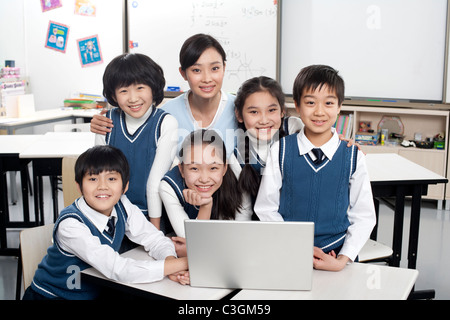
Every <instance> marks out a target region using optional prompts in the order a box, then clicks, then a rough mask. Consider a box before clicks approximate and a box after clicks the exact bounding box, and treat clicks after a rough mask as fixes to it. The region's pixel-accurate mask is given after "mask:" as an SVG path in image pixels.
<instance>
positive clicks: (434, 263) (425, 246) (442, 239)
mask: <svg viewBox="0 0 450 320" xmlns="http://www.w3.org/2000/svg"><path fill="white" fill-rule="evenodd" d="M18 185H20V184H18ZM44 190H50V184H49V182H48V179H44ZM18 196H19V201H18V203H17V204H16V205H10V207H9V208H10V216H11V219H12V220H18V219H19V218H20V217H21V212H22V205H21V203H22V201H21V195H20V194H19V195H18ZM45 199H46V201H45V202H44V211H45V215H46V216H45V219H46V220H45V221H46V222H52V206H51V198H50V194H48V195H47V196H46V197H45ZM32 203H33V199H32V198H31V197H30V204H32ZM59 203H60V209H62V206H63V199H62V192H59ZM436 206H437V203H436V201H427V200H424V201H423V203H422V211H421V224H420V236H419V248H418V259H417V269H418V270H419V277H418V279H417V282H416V286H415V289H416V290H427V289H434V290H435V292H436V297H435V299H436V300H448V299H450V273H449V272H448V270H450V255H449V252H450V211H445V210H437V209H436ZM31 211H32V212H31V216H33V214H32V213H33V208H31ZM409 211H410V208H409V205H408V207H407V208H406V209H405V223H404V232H403V234H404V236H403V249H402V261H401V267H406V266H407V243H408V230H409ZM378 223H379V227H378V241H380V242H383V243H384V244H386V245H391V241H392V225H393V214H392V210H391V209H390V208H388V207H387V206H386V205H385V204H383V203H381V204H380V217H379V221H378ZM19 232H20V230H10V231H8V245H9V246H10V247H17V246H18V237H19ZM16 272H17V259H16V258H15V257H2V256H0V300H12V299H15V290H16Z"/></svg>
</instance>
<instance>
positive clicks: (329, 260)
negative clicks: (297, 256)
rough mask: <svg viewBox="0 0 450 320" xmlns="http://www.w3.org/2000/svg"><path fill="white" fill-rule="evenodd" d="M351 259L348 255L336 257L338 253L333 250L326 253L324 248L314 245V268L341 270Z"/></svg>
mask: <svg viewBox="0 0 450 320" xmlns="http://www.w3.org/2000/svg"><path fill="white" fill-rule="evenodd" d="M349 260H350V259H349V258H348V257H347V256H344V255H340V256H338V257H336V253H334V251H331V252H329V253H325V252H323V251H322V249H319V248H317V247H314V261H313V265H314V269H317V270H326V271H341V270H342V269H344V267H345V265H346V264H347V262H348V261H349Z"/></svg>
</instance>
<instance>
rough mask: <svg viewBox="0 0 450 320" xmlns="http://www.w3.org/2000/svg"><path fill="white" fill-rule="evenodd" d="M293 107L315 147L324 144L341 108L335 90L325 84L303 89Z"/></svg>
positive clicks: (330, 134)
mask: <svg viewBox="0 0 450 320" xmlns="http://www.w3.org/2000/svg"><path fill="white" fill-rule="evenodd" d="M295 108H296V110H297V112H298V113H299V114H300V118H301V119H302V121H303V124H304V125H305V135H306V137H307V138H308V139H309V141H311V143H312V144H314V145H315V146H316V147H320V146H322V145H323V144H325V143H326V142H327V141H328V140H329V139H330V138H331V136H332V133H331V127H332V126H333V125H334V123H335V122H336V118H337V116H338V115H339V112H340V110H341V105H339V100H338V97H337V96H336V92H335V90H330V89H329V88H328V86H327V85H323V86H318V87H317V89H316V90H314V91H313V90H311V89H304V91H303V94H302V96H301V98H300V105H298V103H297V102H296V103H295Z"/></svg>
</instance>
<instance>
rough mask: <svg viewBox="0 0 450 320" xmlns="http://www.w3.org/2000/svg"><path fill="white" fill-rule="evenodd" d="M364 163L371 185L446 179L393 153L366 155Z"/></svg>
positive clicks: (444, 181) (436, 181) (432, 181)
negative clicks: (365, 163)
mask: <svg viewBox="0 0 450 320" xmlns="http://www.w3.org/2000/svg"><path fill="white" fill-rule="evenodd" d="M366 162H367V170H368V171H369V176H370V182H371V183H383V182H390V183H395V182H405V181H407V182H410V183H417V182H424V183H446V182H447V178H445V177H443V176H441V175H439V174H437V173H434V172H433V171H431V170H428V169H426V168H424V167H422V166H420V165H418V164H416V163H414V162H412V161H410V160H408V159H406V158H404V157H402V156H399V155H398V154H395V153H373V154H372V153H371V154H367V155H366Z"/></svg>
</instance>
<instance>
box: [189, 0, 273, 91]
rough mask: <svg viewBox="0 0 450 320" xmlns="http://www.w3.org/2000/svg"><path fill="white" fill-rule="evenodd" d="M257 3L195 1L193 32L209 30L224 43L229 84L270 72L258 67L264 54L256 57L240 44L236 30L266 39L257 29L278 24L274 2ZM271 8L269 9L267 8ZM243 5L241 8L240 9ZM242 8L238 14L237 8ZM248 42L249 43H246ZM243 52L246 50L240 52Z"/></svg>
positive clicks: (192, 18)
mask: <svg viewBox="0 0 450 320" xmlns="http://www.w3.org/2000/svg"><path fill="white" fill-rule="evenodd" d="M264 4H265V5H263V2H262V1H261V0H254V1H253V2H252V1H246V2H244V1H230V0H227V1H225V0H198V1H196V0H193V1H192V12H191V15H190V18H191V23H192V25H191V28H193V29H197V30H208V31H209V32H211V34H212V35H213V36H214V37H215V38H216V39H217V40H219V41H220V43H221V44H222V46H223V47H224V49H225V51H226V53H227V60H228V62H227V70H226V75H227V78H228V80H232V79H234V80H235V81H236V82H237V83H240V82H242V81H245V80H246V79H249V78H251V77H254V76H260V75H263V74H265V72H266V71H267V70H266V68H265V67H263V66H260V64H257V62H256V63H255V59H257V58H259V57H257V56H258V55H260V52H255V53H252V52H250V51H249V49H248V46H246V45H245V43H240V41H243V40H242V37H240V36H239V34H237V31H236V30H249V28H252V27H254V28H255V31H254V32H251V34H252V35H253V36H252V37H256V35H258V36H260V37H261V38H262V39H265V37H266V35H264V34H261V30H260V29H259V28H258V27H257V26H258V25H259V26H261V25H262V24H263V23H264V21H276V19H277V6H276V3H275V4H274V2H273V1H265V3H264ZM267 4H268V5H267ZM239 5H241V7H239ZM237 6H238V7H239V9H238V10H237V9H236V7H237ZM244 41H245V40H244ZM240 48H245V49H243V50H240Z"/></svg>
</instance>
